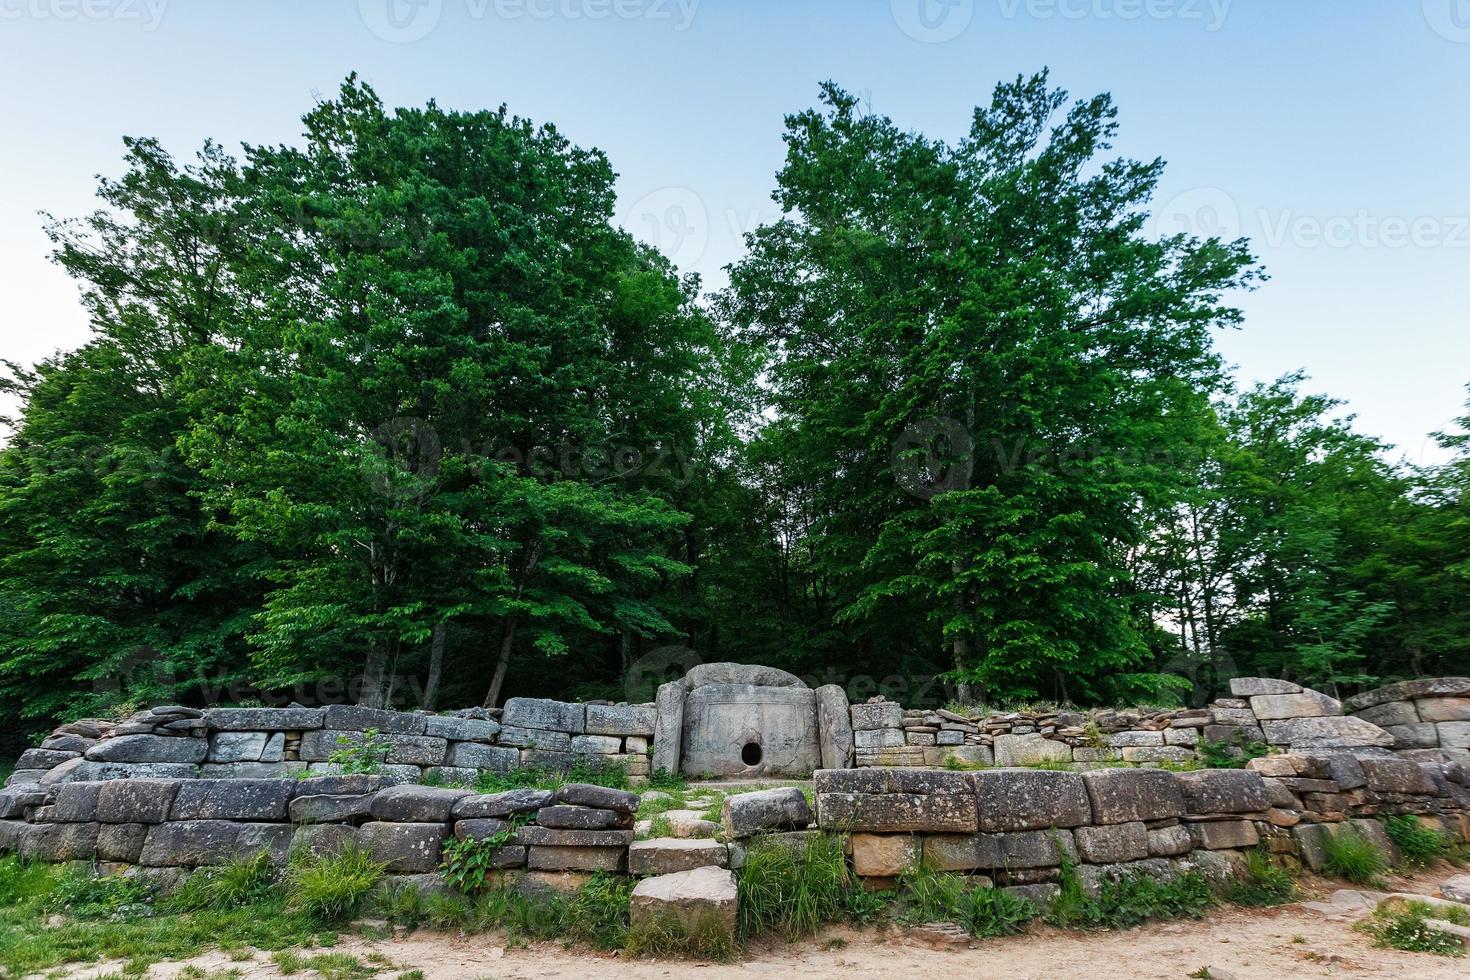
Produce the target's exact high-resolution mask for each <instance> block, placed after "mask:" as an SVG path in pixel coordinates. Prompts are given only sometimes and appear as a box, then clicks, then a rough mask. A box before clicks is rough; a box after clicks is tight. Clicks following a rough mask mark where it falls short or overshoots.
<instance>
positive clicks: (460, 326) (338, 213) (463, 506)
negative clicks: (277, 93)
mask: <svg viewBox="0 0 1470 980" xmlns="http://www.w3.org/2000/svg"><path fill="white" fill-rule="evenodd" d="M305 125H306V134H305V137H306V142H305V146H304V147H303V148H299V149H298V148H293V147H255V148H250V149H248V151H247V154H246V158H245V165H244V167H243V168H242V169H241V171H240V173H239V174H238V176H237V178H236V180H235V181H234V182H233V184H232V186H231V193H232V194H233V195H234V197H235V198H236V199H238V200H239V202H240V206H239V211H240V213H241V214H242V215H244V216H245V219H244V220H245V228H244V231H243V233H244V234H245V235H246V236H247V237H248V239H249V241H250V243H251V244H250V250H249V258H250V261H249V262H247V263H245V264H243V265H242V267H241V268H240V270H239V276H240V279H241V287H242V290H243V291H244V293H245V295H248V296H250V297H251V300H252V302H251V304H250V307H249V309H248V311H247V312H246V313H245V314H244V315H242V316H241V317H239V318H238V319H237V320H235V321H234V322H232V323H230V324H227V325H226V326H225V328H224V334H225V342H224V343H222V344H221V345H219V346H217V347H215V348H212V349H210V350H209V351H207V352H204V353H203V354H202V355H201V356H200V357H198V358H195V359H193V360H192V361H191V362H190V379H191V382H192V384H193V388H194V390H195V395H194V397H193V399H192V400H191V407H192V409H193V410H194V411H195V412H197V414H198V416H199V419H200V421H199V424H198V425H196V426H195V427H194V429H193V430H192V431H191V433H190V434H189V436H188V439H187V441H186V445H187V446H188V449H189V454H190V459H191V460H193V461H194V462H195V463H196V464H197V465H198V466H199V467H200V468H201V470H202V472H204V473H205V474H206V476H207V477H208V478H209V479H210V481H211V489H210V491H209V494H208V499H209V500H210V501H211V502H212V503H213V504H215V505H216V506H218V507H219V508H221V509H222V510H225V511H227V512H228V514H229V519H228V521H227V522H223V524H222V526H226V527H227V528H228V530H229V531H230V532H231V533H232V534H234V535H236V536H237V537H238V538H240V539H241V540H243V541H248V542H259V543H261V544H263V545H266V546H268V547H270V548H271V549H273V550H274V551H275V553H276V554H279V555H283V556H285V557H283V558H281V559H280V560H279V561H278V562H277V563H276V564H275V565H274V566H273V567H272V568H271V570H270V572H269V577H270V580H271V582H272V585H273V587H272V590H271V592H270V595H269V598H268V600H267V602H266V606H265V609H264V612H263V614H262V616H261V630H260V634H259V637H258V643H259V646H260V654H259V656H258V657H257V665H258V667H259V668H260V669H261V670H262V671H263V672H264V676H265V677H266V678H267V679H269V680H270V681H271V682H272V683H276V684H284V683H289V682H293V681H310V680H314V679H321V678H324V677H328V676H331V675H334V674H344V673H352V674H355V675H356V676H357V678H358V682H357V684H356V687H357V691H356V694H357V696H358V698H359V699H360V700H361V701H362V702H364V703H367V704H386V703H388V702H389V701H391V700H392V698H393V697H394V695H395V694H396V693H398V692H397V691H395V686H394V678H396V677H397V676H399V674H400V672H401V671H402V669H403V665H404V664H406V663H407V662H408V661H409V660H410V659H413V658H419V657H422V656H423V655H424V651H425V648H426V647H428V648H431V647H432V644H431V640H432V637H433V635H434V632H435V630H436V629H440V628H442V627H444V626H445V625H446V624H451V623H465V624H472V625H473V626H474V627H475V632H476V634H477V635H479V636H481V637H487V636H492V635H493V636H494V637H495V638H496V639H495V640H494V643H493V645H491V644H490V643H485V644H484V648H483V649H482V650H481V651H480V653H479V663H480V668H481V670H483V671H484V672H485V673H484V675H483V676H484V683H485V685H486V687H485V690H486V691H487V701H489V702H493V701H494V700H495V699H496V698H497V697H498V696H499V692H500V689H501V684H502V683H503V680H504V677H505V673H506V670H507V668H508V664H509V662H510V658H511V654H512V651H513V650H514V649H515V648H516V646H517V644H518V643H521V642H522V641H523V640H527V641H529V642H530V643H532V644H533V645H534V646H535V647H536V648H537V649H539V650H540V651H541V652H542V653H544V654H550V655H562V654H565V653H567V652H568V651H570V650H571V649H572V647H573V644H574V638H575V637H577V636H587V637H596V636H597V635H600V634H606V633H613V632H617V631H618V630H629V631H631V632H632V633H634V634H638V635H645V636H647V635H657V634H662V633H670V632H672V630H673V628H672V626H671V624H669V623H668V622H667V620H666V619H665V618H664V617H663V616H662V615H661V614H660V613H659V612H658V609H657V607H656V603H655V602H654V601H653V600H652V599H651V598H650V596H652V595H655V594H656V593H657V592H658V591H659V587H660V586H661V585H662V584H663V582H665V581H666V580H668V579H672V578H675V577H678V576H680V575H682V574H684V573H685V572H686V571H687V569H686V568H685V566H684V565H683V564H682V563H680V562H678V561H676V560H674V559H672V558H671V557H669V554H668V551H669V547H670V539H671V538H673V537H674V536H675V535H676V533H677V531H678V529H679V527H680V526H681V525H682V523H683V522H684V521H685V520H686V518H685V517H684V516H683V515H682V514H681V513H680V512H679V511H677V510H676V509H675V508H674V507H672V506H671V505H669V504H668V503H667V501H666V500H665V499H664V497H662V496H660V492H661V491H663V490H665V489H666V488H665V487H664V486H662V485H661V480H660V478H659V476H658V474H656V473H651V472H649V471H648V470H647V469H646V468H638V469H635V470H634V471H632V472H622V471H620V470H619V465H618V459H617V458H616V457H617V453H616V450H619V449H623V448H631V449H633V450H635V451H637V452H638V453H641V454H643V455H644V456H645V457H651V456H654V455H656V453H657V450H658V449H659V448H660V445H661V442H662V441H663V440H670V439H677V438H679V437H681V436H682V435H683V434H685V433H688V432H690V431H692V429H693V428H694V427H695V425H696V418H695V413H694V412H693V411H692V409H691V406H692V405H693V404H694V403H696V402H697V401H698V397H699V396H698V388H699V384H700V382H699V372H700V367H701V361H702V357H703V355H704V354H705V352H706V351H707V350H708V348H709V346H710V344H711V343H713V340H714V337H713V331H712V330H711V328H710V327H709V324H708V322H707V320H706V319H705V318H704V317H703V316H702V315H701V314H700V313H699V312H698V311H697V310H696V309H694V307H693V303H692V298H693V297H692V293H693V289H694V286H695V284H694V283H693V282H692V281H680V280H679V279H678V278H677V277H676V276H675V275H674V274H673V272H672V270H670V269H669V268H668V266H667V264H666V263H665V262H663V261H662V260H661V259H659V258H658V257H657V256H656V255H654V254H652V253H651V252H649V251H648V250H645V249H642V248H640V247H638V246H637V245H636V244H635V243H634V242H633V241H632V239H631V238H630V237H629V236H628V235H626V234H625V233H623V232H621V231H619V230H617V229H615V228H614V227H612V225H611V217H612V213H613V189H612V182H613V174H612V170H611V168H610V167H609V165H608V163H607V161H606V159H605V158H604V157H603V156H602V155H601V154H600V153H598V152H596V151H588V150H582V149H579V148H577V147H574V146H572V145H571V144H569V143H568V142H567V141H566V140H565V139H564V138H563V137H562V136H561V135H560V134H558V133H557V132H556V130H555V129H553V128H552V127H549V126H545V127H540V128H537V127H534V126H533V125H532V124H531V123H529V122H527V121H525V120H522V119H519V118H514V117H511V116H509V115H508V114H507V112H506V111H505V110H504V109H503V108H502V109H501V110H500V111H499V112H475V113H457V112H448V111H445V110H442V109H440V108H438V107H437V106H435V105H433V104H430V105H429V106H428V107H426V108H424V109H405V110H398V111H397V112H391V113H390V112H388V111H387V110H386V109H385V108H384V107H383V105H382V103H381V102H380V101H379V100H378V98H377V96H376V95H375V94H374V93H373V92H372V90H371V89H370V88H368V87H367V86H365V85H362V84H360V83H358V82H357V81H356V80H355V79H349V80H348V82H347V83H346V84H344V86H343V87H342V90H341V93H340V95H339V97H338V98H337V99H336V100H334V101H329V102H323V103H321V104H320V105H318V106H317V107H316V108H315V109H314V110H313V111H312V112H311V113H309V114H308V115H307V116H306V117H305ZM354 659H358V665H357V666H354V665H353V663H352V661H353V660H354Z"/></svg>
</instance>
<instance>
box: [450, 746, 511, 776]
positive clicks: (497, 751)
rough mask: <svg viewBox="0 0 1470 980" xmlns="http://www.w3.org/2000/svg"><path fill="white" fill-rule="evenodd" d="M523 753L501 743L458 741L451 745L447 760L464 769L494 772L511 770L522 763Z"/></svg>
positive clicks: (452, 764)
mask: <svg viewBox="0 0 1470 980" xmlns="http://www.w3.org/2000/svg"><path fill="white" fill-rule="evenodd" d="M520 761H521V754H520V752H518V751H517V750H516V749H513V748H507V747H504V746H500V745H481V744H479V743H478V742H457V743H455V744H453V745H451V746H449V754H448V756H447V757H446V762H448V764H449V765H451V766H456V767H458V768H462V769H489V770H491V771H493V772H510V771H511V770H512V769H515V768H516V766H518V765H520Z"/></svg>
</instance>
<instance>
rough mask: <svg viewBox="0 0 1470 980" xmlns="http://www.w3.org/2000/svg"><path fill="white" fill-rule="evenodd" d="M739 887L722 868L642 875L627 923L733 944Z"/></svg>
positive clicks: (646, 929) (636, 930)
mask: <svg viewBox="0 0 1470 980" xmlns="http://www.w3.org/2000/svg"><path fill="white" fill-rule="evenodd" d="M738 895H739V889H738V887H737V886H736V882H735V875H733V874H732V873H731V872H729V871H727V870H725V869H723V868H695V869H694V870H692V871H680V872H678V873H677V874H669V875H658V876H657V877H654V878H644V879H643V880H642V881H640V882H639V883H638V885H637V887H635V888H634V889H633V896H632V898H631V899H630V901H629V904H628V916H629V926H630V928H631V929H632V931H633V932H634V934H635V936H636V935H637V934H638V933H640V932H645V933H652V934H656V935H661V936H663V935H668V934H670V933H673V934H675V935H679V934H682V935H685V936H690V937H698V938H699V939H700V940H701V943H702V944H709V943H715V942H718V943H721V944H724V945H727V946H730V947H733V945H734V942H735V913H736V902H737V899H738Z"/></svg>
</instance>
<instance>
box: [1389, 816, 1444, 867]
mask: <svg viewBox="0 0 1470 980" xmlns="http://www.w3.org/2000/svg"><path fill="white" fill-rule="evenodd" d="M1383 823H1384V826H1385V828H1386V829H1387V830H1388V836H1389V838H1390V839H1391V840H1392V841H1393V842H1394V843H1395V844H1397V845H1398V848H1399V850H1400V851H1401V852H1402V853H1403V855H1404V863H1405V864H1407V865H1408V866H1409V867H1411V868H1422V867H1424V866H1425V865H1426V864H1430V863H1431V862H1433V861H1437V860H1439V859H1440V858H1443V857H1447V856H1448V855H1449V854H1450V853H1451V849H1452V848H1453V846H1454V844H1455V838H1454V836H1453V835H1451V834H1447V833H1445V832H1444V831H1442V830H1434V829H1432V828H1430V827H1426V826H1425V825H1424V824H1422V823H1420V822H1419V819H1418V818H1417V817H1415V816H1412V815H1410V814H1407V813H1405V814H1398V815H1394V816H1389V817H1385V818H1384V821H1383Z"/></svg>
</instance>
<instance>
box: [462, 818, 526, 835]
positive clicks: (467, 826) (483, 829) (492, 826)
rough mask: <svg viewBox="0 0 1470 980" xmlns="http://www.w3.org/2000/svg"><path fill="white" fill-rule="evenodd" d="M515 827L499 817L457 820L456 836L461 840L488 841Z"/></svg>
mask: <svg viewBox="0 0 1470 980" xmlns="http://www.w3.org/2000/svg"><path fill="white" fill-rule="evenodd" d="M512 826H514V825H513V824H512V823H511V822H510V821H509V820H501V819H499V818H498V817H481V818H477V819H473V820H456V821H455V822H454V836H455V837H457V838H459V839H460V840H488V839H489V838H492V837H494V836H496V835H497V834H501V833H504V832H505V831H507V830H509V829H510V828H511V827H512Z"/></svg>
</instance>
